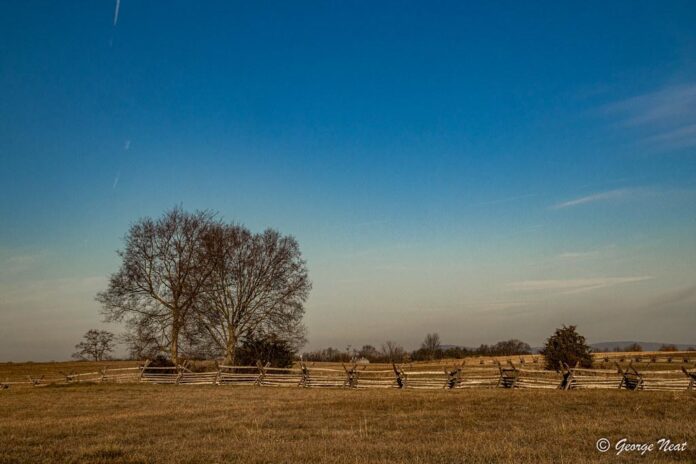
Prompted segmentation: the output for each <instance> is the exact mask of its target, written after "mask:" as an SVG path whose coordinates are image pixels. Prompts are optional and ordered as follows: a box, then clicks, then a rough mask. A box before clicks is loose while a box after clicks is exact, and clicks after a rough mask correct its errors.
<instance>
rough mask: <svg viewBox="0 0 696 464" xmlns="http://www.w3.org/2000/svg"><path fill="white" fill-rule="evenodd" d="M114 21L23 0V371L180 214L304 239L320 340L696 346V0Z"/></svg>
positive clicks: (4, 270) (10, 88)
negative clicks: (562, 337)
mask: <svg viewBox="0 0 696 464" xmlns="http://www.w3.org/2000/svg"><path fill="white" fill-rule="evenodd" d="M115 13H116V2H114V1H89V2H86V1H83V2H77V1H61V2H52V3H49V2H32V1H22V2H10V1H2V2H0V162H1V168H0V360H2V359H28V358H35V359H63V358H65V357H67V356H69V354H70V352H71V350H72V346H73V345H74V344H75V343H76V342H77V341H78V339H79V337H80V336H81V334H82V333H84V331H86V330H87V329H89V328H91V327H99V326H101V322H100V317H99V314H98V309H99V307H98V305H97V303H96V302H95V301H94V299H93V298H94V294H95V293H96V292H97V291H99V290H100V289H102V288H103V287H104V285H105V282H106V276H107V275H108V274H109V273H110V272H113V271H115V270H116V269H117V267H118V260H117V257H116V255H115V253H114V251H115V250H116V249H117V248H119V247H120V246H121V241H120V240H121V237H122V236H123V234H124V233H125V231H126V230H127V228H128V225H129V223H130V222H132V221H133V220H135V219H137V218H139V217H142V216H145V215H149V216H156V215H159V214H160V213H161V212H162V211H163V210H165V209H167V208H171V207H172V206H174V205H178V204H182V205H183V206H184V207H185V208H187V209H197V208H208V209H213V210H217V211H219V212H220V213H221V215H222V216H223V217H224V218H226V219H229V220H236V221H239V222H242V223H245V224H246V225H247V226H249V227H251V228H252V229H254V230H261V229H262V228H264V227H267V226H271V227H276V228H278V229H280V230H281V231H283V232H285V233H289V234H293V235H295V236H296V237H297V239H298V240H299V242H300V244H301V247H302V250H303V252H304V255H305V257H306V259H307V262H308V266H309V269H310V274H311V277H312V280H313V282H314V290H313V293H312V296H311V298H310V301H309V303H308V306H307V318H306V322H307V325H308V327H309V330H310V334H309V335H310V344H309V346H308V348H318V347H325V346H328V345H333V346H336V347H339V348H344V347H345V346H346V345H347V344H352V345H354V346H355V345H360V344H363V343H373V344H376V345H378V344H379V343H381V342H383V341H384V340H385V339H393V340H396V341H399V342H401V343H402V344H404V345H406V346H407V347H414V346H415V345H417V344H418V343H419V341H420V340H421V339H422V338H423V336H424V334H425V332H428V331H438V332H439V333H440V334H441V336H442V339H443V341H444V342H445V343H452V344H464V345H476V344H479V343H492V342H495V341H497V340H499V339H503V338H510V337H516V338H521V339H523V340H525V341H527V342H529V343H531V344H532V345H535V344H540V343H541V342H542V341H543V339H544V338H545V337H546V336H548V335H549V333H550V332H551V331H552V330H553V328H554V327H556V326H557V325H559V324H560V323H576V324H578V325H579V327H580V331H581V332H582V333H584V334H585V335H586V336H587V337H588V338H589V339H590V340H591V341H599V340H623V339H641V340H648V341H649V340H654V341H671V342H681V343H696V338H694V335H693V331H692V328H693V327H694V323H696V27H694V25H695V24H696V5H695V4H694V3H693V2H634V1H631V2H609V3H607V2H583V3H578V4H575V5H571V4H568V3H563V4H561V3H559V2H548V3H536V4H535V5H527V4H524V3H520V2H480V3H478V4H474V3H468V4H467V3H466V2H451V3H445V2H421V3H420V4H418V3H416V2H393V3H389V2H379V5H376V4H375V2H316V3H297V2H268V3H266V2H232V1H225V2H205V3H197V2H180V1H171V2H166V3H165V2H138V1H134V0H121V1H120V5H119V8H118V14H117V15H116V14H115ZM112 328H113V327H112ZM114 329H116V330H118V328H114Z"/></svg>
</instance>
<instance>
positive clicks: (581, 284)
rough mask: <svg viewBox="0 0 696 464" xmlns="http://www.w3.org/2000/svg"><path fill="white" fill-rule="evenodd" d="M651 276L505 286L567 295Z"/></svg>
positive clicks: (522, 282) (554, 280) (531, 282)
mask: <svg viewBox="0 0 696 464" xmlns="http://www.w3.org/2000/svg"><path fill="white" fill-rule="evenodd" d="M653 278H654V277H652V276H633V277H594V278H585V279H550V280H523V281H520V282H513V283H510V284H508V285H507V288H508V290H512V291H522V292H552V293H557V294H563V295H568V294H572V293H580V292H586V291H588V290H596V289H600V288H607V287H613V286H616V285H622V284H628V283H633V282H641V281H644V280H650V279H653Z"/></svg>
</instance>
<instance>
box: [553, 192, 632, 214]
mask: <svg viewBox="0 0 696 464" xmlns="http://www.w3.org/2000/svg"><path fill="white" fill-rule="evenodd" d="M639 193H644V190H640V189H629V188H625V189H616V190H609V191H606V192H598V193H593V194H591V195H587V196H584V197H580V198H575V199H573V200H568V201H564V202H562V203H557V204H555V205H553V206H551V209H563V208H570V207H572V206H579V205H585V204H588V203H596V202H599V201H609V200H620V199H625V198H630V197H633V196H636V195H637V194H639Z"/></svg>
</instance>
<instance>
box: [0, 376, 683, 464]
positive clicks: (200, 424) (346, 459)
mask: <svg viewBox="0 0 696 464" xmlns="http://www.w3.org/2000/svg"><path fill="white" fill-rule="evenodd" d="M695 416H696V395H694V394H692V393H687V392H683V393H665V392H655V393H653V392H627V391H613V390H610V391H606V390H605V391H572V392H563V391H522V390H516V391H510V390H501V389H491V390H467V391H399V390H379V391H375V390H345V389H327V390H320V389H301V388H254V387H224V386H222V387H221V386H218V387H216V386H171V385H142V384H96V385H95V384H81V385H70V386H49V387H43V388H16V389H13V388H10V389H7V390H3V391H1V392H0V417H1V418H0V445H1V446H0V463H2V464H5V463H7V464H9V463H70V462H93V463H116V462H121V463H169V462H191V463H198V462H200V463H217V462H229V463H234V462H239V463H242V462H243V463H271V462H273V463H290V462H292V463H390V464H393V463H398V462H411V463H454V462H467V463H496V462H497V463H518V462H521V463H551V462H553V463H565V462H567V463H577V462H663V461H665V462H667V461H676V462H696V422H694V417H695ZM600 437H607V438H609V439H610V440H611V441H612V443H614V442H615V441H616V440H618V439H620V438H624V437H626V438H628V439H629V440H630V441H632V442H655V441H656V440H658V439H659V438H662V437H666V438H669V439H671V440H672V441H673V442H683V441H688V443H689V446H690V447H689V448H687V451H685V452H673V453H664V452H658V451H654V452H651V453H648V454H646V455H645V456H641V455H640V454H638V453H635V452H633V453H627V452H624V453H623V454H622V455H620V456H616V455H615V451H609V452H607V453H605V454H602V453H600V452H598V451H597V450H596V449H595V443H596V441H597V440H598V439H599V438H600Z"/></svg>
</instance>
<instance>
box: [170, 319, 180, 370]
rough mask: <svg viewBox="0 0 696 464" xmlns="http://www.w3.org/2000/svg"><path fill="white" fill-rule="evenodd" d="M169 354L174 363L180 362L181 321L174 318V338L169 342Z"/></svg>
mask: <svg viewBox="0 0 696 464" xmlns="http://www.w3.org/2000/svg"><path fill="white" fill-rule="evenodd" d="M169 355H170V356H171V358H172V362H173V363H174V365H178V364H179V323H178V322H177V321H176V318H174V322H173V323H172V340H171V342H170V343H169Z"/></svg>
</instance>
